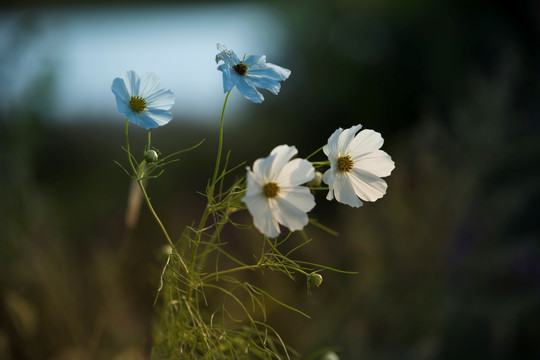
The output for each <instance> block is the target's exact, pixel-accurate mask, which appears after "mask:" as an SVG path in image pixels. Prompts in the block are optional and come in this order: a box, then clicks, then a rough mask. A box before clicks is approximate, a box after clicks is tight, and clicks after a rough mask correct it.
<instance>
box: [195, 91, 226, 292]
mask: <svg viewBox="0 0 540 360" xmlns="http://www.w3.org/2000/svg"><path fill="white" fill-rule="evenodd" d="M229 95H231V92H230V91H229V92H228V93H227V95H226V96H225V101H224V102H223V109H222V110H221V119H220V121H219V139H218V150H217V156H216V166H215V168H214V175H213V176H212V182H210V185H209V188H208V204H207V205H206V208H205V209H204V213H203V216H202V218H201V221H200V222H199V227H198V229H197V241H196V242H195V244H194V245H193V249H192V251H191V261H190V265H191V269H190V270H191V272H193V269H194V268H195V258H196V257H197V250H198V248H199V242H200V240H201V235H202V229H203V228H204V225H205V224H206V220H208V216H209V215H210V213H211V212H212V206H213V202H214V189H215V187H216V182H217V178H218V173H219V168H220V163H221V153H222V151H223V119H224V118H225V109H226V108H227V101H228V100H229ZM192 293H193V288H191V287H190V288H189V292H188V299H190V298H191V295H192Z"/></svg>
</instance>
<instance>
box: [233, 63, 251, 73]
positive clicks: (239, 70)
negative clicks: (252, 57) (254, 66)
mask: <svg viewBox="0 0 540 360" xmlns="http://www.w3.org/2000/svg"><path fill="white" fill-rule="evenodd" d="M233 69H234V71H236V72H237V73H238V75H241V76H244V75H246V72H247V69H248V67H247V65H246V64H244V63H243V62H241V61H240V62H239V63H238V64H236V65H234V66H233Z"/></svg>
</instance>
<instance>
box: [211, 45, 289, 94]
mask: <svg viewBox="0 0 540 360" xmlns="http://www.w3.org/2000/svg"><path fill="white" fill-rule="evenodd" d="M217 48H218V50H219V54H217V55H216V63H219V62H220V61H223V64H221V65H219V66H218V70H219V71H221V72H222V73H223V92H229V91H231V90H232V88H233V87H235V86H236V88H237V89H238V91H240V93H241V94H242V95H243V96H244V97H245V98H246V99H248V100H251V101H253V102H254V103H262V102H263V101H264V97H263V96H262V94H261V93H260V92H259V91H257V88H261V89H266V90H268V91H270V92H271V93H273V94H276V95H277V94H278V93H279V89H280V88H281V84H280V83H279V82H280V81H283V80H286V79H287V78H288V77H289V75H291V71H290V70H289V69H285V68H282V67H281V66H278V65H275V64H271V63H267V62H266V56H265V55H249V56H246V57H245V58H244V59H243V60H240V59H239V58H238V56H236V54H235V53H234V51H232V50H228V49H227V48H226V47H225V46H224V45H221V44H217Z"/></svg>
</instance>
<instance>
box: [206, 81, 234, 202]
mask: <svg viewBox="0 0 540 360" xmlns="http://www.w3.org/2000/svg"><path fill="white" fill-rule="evenodd" d="M229 95H231V92H230V91H229V92H228V93H227V96H225V102H224V103H223V109H222V110H221V119H220V122H219V140H218V151H217V156H216V167H215V169H214V176H213V177H212V182H211V183H210V189H211V192H210V196H212V198H213V197H214V187H215V186H216V180H217V177H218V173H219V165H220V163H221V152H222V150H223V119H224V117H225V109H226V108H227V101H228V100H229Z"/></svg>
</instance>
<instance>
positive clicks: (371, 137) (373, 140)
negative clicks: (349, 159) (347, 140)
mask: <svg viewBox="0 0 540 360" xmlns="http://www.w3.org/2000/svg"><path fill="white" fill-rule="evenodd" d="M383 143H384V140H383V138H382V136H381V134H379V133H378V132H376V131H373V130H368V129H366V130H362V131H360V132H359V133H358V135H356V137H355V138H354V139H353V140H352V141H351V144H350V147H349V149H350V152H351V156H354V157H356V156H360V155H363V154H367V153H370V152H372V151H375V150H378V149H380V148H381V146H382V145H383Z"/></svg>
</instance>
